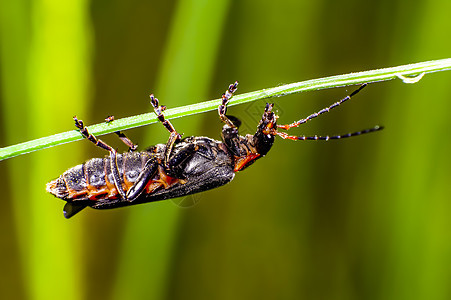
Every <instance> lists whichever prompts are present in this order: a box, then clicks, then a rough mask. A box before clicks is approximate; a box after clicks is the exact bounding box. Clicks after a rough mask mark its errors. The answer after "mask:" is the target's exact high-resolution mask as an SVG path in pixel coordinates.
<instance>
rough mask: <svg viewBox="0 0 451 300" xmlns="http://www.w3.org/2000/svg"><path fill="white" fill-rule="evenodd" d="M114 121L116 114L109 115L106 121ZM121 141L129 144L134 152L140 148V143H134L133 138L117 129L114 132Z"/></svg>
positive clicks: (129, 147)
mask: <svg viewBox="0 0 451 300" xmlns="http://www.w3.org/2000/svg"><path fill="white" fill-rule="evenodd" d="M113 121H114V116H108V117H106V118H105V123H107V124H109V123H111V122H113ZM114 133H115V134H116V135H117V136H118V137H119V138H120V139H121V141H122V142H123V143H124V144H125V145H127V146H128V151H130V152H132V151H135V150H136V149H137V148H138V145H135V144H133V142H132V140H130V139H129V138H128V137H127V136H126V135H125V134H124V133H122V132H121V131H115V132H114Z"/></svg>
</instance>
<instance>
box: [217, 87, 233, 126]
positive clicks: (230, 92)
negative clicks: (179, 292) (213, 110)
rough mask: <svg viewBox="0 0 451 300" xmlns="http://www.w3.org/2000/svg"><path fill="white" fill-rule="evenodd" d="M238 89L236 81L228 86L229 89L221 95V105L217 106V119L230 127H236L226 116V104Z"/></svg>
mask: <svg viewBox="0 0 451 300" xmlns="http://www.w3.org/2000/svg"><path fill="white" fill-rule="evenodd" d="M237 89H238V81H235V83H234V84H231V85H229V88H228V89H227V91H226V92H225V93H224V94H222V103H221V105H219V106H218V114H219V118H220V119H221V121H222V122H224V123H225V124H227V125H229V126H230V127H232V128H233V127H236V126H235V125H234V124H233V122H232V121H231V120H229V118H228V117H227V116H226V113H227V104H228V103H229V101H230V99H232V97H233V93H235V92H236V90H237Z"/></svg>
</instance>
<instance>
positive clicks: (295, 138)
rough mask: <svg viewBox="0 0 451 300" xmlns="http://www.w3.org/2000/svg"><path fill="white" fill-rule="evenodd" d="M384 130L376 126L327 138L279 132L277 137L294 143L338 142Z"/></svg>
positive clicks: (327, 136)
mask: <svg viewBox="0 0 451 300" xmlns="http://www.w3.org/2000/svg"><path fill="white" fill-rule="evenodd" d="M382 129H384V127H383V126H379V125H377V126H374V127H373V128H368V129H364V130H360V131H356V132H351V133H346V134H341V135H326V136H318V135H314V136H305V135H301V136H295V135H288V134H287V133H285V132H279V131H277V132H276V133H277V135H278V136H280V137H281V138H283V139H289V140H292V141H318V140H321V141H328V140H338V139H344V138H348V137H352V136H357V135H362V134H366V133H370V132H375V131H379V130H382Z"/></svg>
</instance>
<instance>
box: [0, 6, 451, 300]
mask: <svg viewBox="0 0 451 300" xmlns="http://www.w3.org/2000/svg"><path fill="white" fill-rule="evenodd" d="M450 11H451V2H450V1H448V0H429V1H408V0H395V1H393V0H382V1H363V2H362V1H354V0H341V1H332V0H328V1H326V0H325V1H321V0H320V1H306V0H293V1H288V0H281V1H261V0H260V1H250V0H249V1H246V0H244V1H228V0H214V1H212V0H210V1H208V0H179V1H143V0H130V1H123V0H122V1H121V0H111V1H106V0H96V1H89V0H67V1H58V0H45V1H44V0H14V1H7V0H4V1H1V2H0V69H1V73H0V79H1V81H0V90H1V99H0V100H1V102H0V103H1V106H0V116H1V119H0V146H2V147H3V146H7V145H12V144H16V143H19V142H23V141H27V140H30V139H35V138H39V137H43V136H47V135H50V134H54V133H59V132H62V131H67V130H71V129H74V126H73V121H72V116H73V115H75V114H76V115H77V116H79V117H80V118H81V119H83V120H84V121H85V123H86V124H94V123H99V122H102V121H103V119H104V118H105V117H106V116H108V115H115V116H116V118H121V117H126V116H130V115H135V114H139V113H143V112H148V111H150V110H151V107H150V104H149V102H148V94H149V93H151V92H153V93H155V95H156V96H157V97H158V98H160V100H161V102H162V104H164V105H167V106H168V107H177V106H182V105H186V104H192V103H196V102H200V101H204V100H209V99H215V98H218V97H220V95H221V94H222V93H223V92H224V91H225V89H226V87H227V85H228V84H230V83H232V82H233V81H235V80H239V81H240V86H239V93H243V92H249V91H254V90H258V89H262V88H267V87H274V86H277V85H281V84H285V83H291V82H297V81H302V80H307V79H312V78H318V77H324V76H329V75H335V74H344V73H349V72H354V71H363V70H370V69H374V68H382V67H389V66H396V65H402V64H407V63H414V62H421V61H427V60H433V59H441V58H447V57H450V54H451V39H450V38H449V35H450V33H451V20H450V18H449V12H450ZM450 82H451V72H440V73H434V74H429V75H426V76H425V77H424V78H423V79H422V80H421V81H420V82H418V83H416V84H411V85H409V84H405V83H403V82H402V81H401V80H397V81H389V82H384V83H378V84H371V85H370V86H369V87H368V88H366V89H365V90H364V91H362V92H361V93H360V94H359V95H358V96H357V97H356V98H354V99H353V100H352V102H350V103H347V104H345V105H344V106H342V107H340V108H339V109H337V110H335V111H333V112H332V113H330V114H327V115H323V116H321V118H319V119H316V120H314V121H312V122H309V124H307V125H304V126H302V127H301V128H298V129H294V133H296V134H298V135H301V134H307V135H310V134H322V135H324V134H340V133H346V132H349V131H355V130H359V129H363V128H367V127H372V126H373V125H375V124H381V125H384V126H385V127H386V129H385V130H384V131H382V132H379V133H376V134H370V135H366V136H361V137H357V138H352V139H347V140H341V141H331V142H327V143H326V142H291V141H284V140H281V139H279V140H277V141H276V143H275V145H274V147H273V149H272V150H271V152H269V153H268V155H267V157H266V158H264V159H262V160H259V161H258V162H257V163H255V164H254V165H253V166H252V167H251V168H249V169H247V170H246V171H244V172H242V173H239V174H237V176H236V177H235V180H234V181H233V182H232V183H231V184H229V185H227V186H225V187H221V188H218V189H215V190H212V191H208V192H204V193H201V194H198V195H195V196H194V197H187V198H184V199H177V200H176V201H163V202H158V203H153V204H146V205H139V206H135V207H129V208H123V209H117V210H110V211H97V210H93V209H86V210H85V211H83V212H82V213H80V214H79V215H77V216H75V217H74V218H72V219H70V220H66V219H64V217H63V215H62V207H63V201H61V200H59V199H56V198H54V197H52V196H51V195H49V194H47V193H46V192H45V184H46V182H48V181H49V180H51V179H53V178H55V177H57V176H59V175H60V174H61V173H62V172H64V171H65V170H66V169H67V168H69V167H72V166H74V165H76V164H78V163H80V162H82V161H84V160H87V159H89V158H91V157H95V156H97V157H102V156H103V155H105V154H106V153H105V152H103V151H101V150H99V149H97V148H96V147H94V146H93V145H92V144H90V143H89V142H87V141H81V142H76V143H70V144H66V145H63V146H59V147H54V148H50V149H45V150H42V151H38V152H34V153H31V154H27V155H22V156H19V157H16V158H12V159H8V160H6V161H2V162H0V176H1V182H2V194H3V196H2V197H1V199H2V201H1V206H0V226H1V228H2V230H1V231H2V233H1V240H0V243H1V248H0V265H1V268H0V270H1V271H0V298H2V299H397V300H399V299H450V298H451V285H450V280H451V279H450V278H451V233H450V230H449V229H450V228H451V217H450V216H451V203H450V195H451V183H450V180H451V171H450V170H451V155H450V153H451V139H450V132H451V118H450V117H449V111H450V109H451V102H450V100H451V85H450ZM353 89H354V87H349V88H341V89H331V90H324V91H318V92H309V93H304V94H296V95H291V96H287V97H282V98H276V99H272V101H274V102H275V105H276V107H277V109H278V111H279V114H280V119H279V120H280V122H281V123H288V122H291V121H293V120H297V119H300V118H302V117H305V116H307V115H309V114H310V113H312V112H314V111H317V110H319V109H321V108H323V107H325V106H327V105H329V104H331V103H332V102H335V101H337V100H338V99H340V98H342V97H344V96H345V95H347V94H348V93H349V92H350V91H352V90H353ZM264 103H265V102H264V101H257V102H254V103H251V104H245V105H240V106H235V107H232V108H230V110H229V113H230V114H232V115H235V116H238V117H240V118H241V119H242V121H243V127H242V133H253V132H254V131H255V126H256V124H257V122H258V119H259V118H260V116H259V114H261V112H262V110H263V107H264ZM173 124H174V126H175V127H176V128H177V129H178V131H179V132H183V133H184V135H185V136H189V135H206V136H210V137H213V138H218V139H219V138H220V130H221V126H222V125H221V123H220V121H219V119H218V117H217V113H216V112H214V111H213V112H209V113H205V114H200V115H195V116H189V117H185V118H182V119H176V120H173ZM126 133H127V135H128V136H129V137H130V138H131V139H132V140H133V141H135V142H136V143H138V144H139V145H140V146H141V149H143V148H145V146H148V145H151V144H155V143H164V142H165V141H166V140H167V137H168V134H167V132H166V131H165V129H164V128H163V126H161V125H159V124H155V125H151V126H147V127H144V128H139V129H134V130H130V131H127V132H126ZM102 139H104V140H105V141H107V142H108V143H110V144H112V145H115V147H119V149H120V150H123V151H125V150H126V149H125V146H123V145H122V144H121V143H120V141H119V140H118V139H117V138H116V137H115V136H104V137H102Z"/></svg>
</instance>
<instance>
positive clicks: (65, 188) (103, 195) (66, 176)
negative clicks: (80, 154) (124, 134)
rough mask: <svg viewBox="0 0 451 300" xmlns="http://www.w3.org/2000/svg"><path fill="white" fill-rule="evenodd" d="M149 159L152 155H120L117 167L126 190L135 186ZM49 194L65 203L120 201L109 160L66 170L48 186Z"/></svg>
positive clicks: (88, 163)
mask: <svg viewBox="0 0 451 300" xmlns="http://www.w3.org/2000/svg"><path fill="white" fill-rule="evenodd" d="M150 158H151V154H149V153H146V152H141V153H136V152H133V153H124V154H118V155H117V166H118V171H119V175H120V177H121V179H122V180H121V181H122V182H123V185H122V188H123V189H124V191H127V190H128V189H129V188H130V187H131V186H133V184H134V183H135V181H136V180H137V178H138V175H139V174H140V173H141V171H142V169H143V167H144V165H145V163H146V162H147V161H148V160H149V159H150ZM47 191H48V192H50V193H52V194H53V195H55V196H56V197H58V198H61V199H63V200H66V201H74V200H103V199H116V198H119V193H118V191H117V189H116V187H115V185H114V180H113V175H112V173H111V162H110V158H109V157H105V158H93V159H90V160H88V161H87V162H85V163H84V164H81V165H78V166H75V167H73V168H71V169H69V170H67V171H66V172H64V173H63V174H62V175H61V176H60V177H58V178H57V179H55V180H53V181H51V182H49V183H48V184H47Z"/></svg>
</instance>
